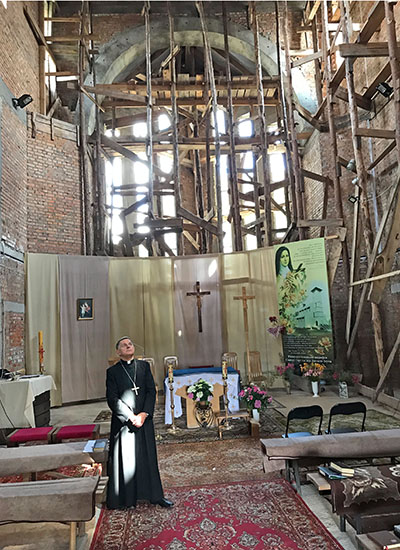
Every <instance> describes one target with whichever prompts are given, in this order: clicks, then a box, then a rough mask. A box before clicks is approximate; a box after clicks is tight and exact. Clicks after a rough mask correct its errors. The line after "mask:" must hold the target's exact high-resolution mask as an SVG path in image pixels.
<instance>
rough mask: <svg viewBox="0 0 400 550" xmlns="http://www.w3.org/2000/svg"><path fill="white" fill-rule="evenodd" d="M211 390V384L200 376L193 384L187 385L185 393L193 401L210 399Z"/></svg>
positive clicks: (212, 388) (211, 395)
mask: <svg viewBox="0 0 400 550" xmlns="http://www.w3.org/2000/svg"><path fill="white" fill-rule="evenodd" d="M213 390H214V387H213V385H212V384H210V383H209V382H207V381H206V380H203V378H200V379H199V380H198V381H197V382H196V383H195V384H192V385H191V386H189V387H188V389H187V395H188V397H189V399H193V401H211V399H212V397H213Z"/></svg>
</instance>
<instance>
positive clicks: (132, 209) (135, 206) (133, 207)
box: [120, 194, 149, 217]
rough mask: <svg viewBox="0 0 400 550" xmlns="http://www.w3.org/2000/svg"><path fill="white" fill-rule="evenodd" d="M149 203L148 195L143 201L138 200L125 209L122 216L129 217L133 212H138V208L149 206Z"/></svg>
mask: <svg viewBox="0 0 400 550" xmlns="http://www.w3.org/2000/svg"><path fill="white" fill-rule="evenodd" d="M148 202H149V196H148V195H147V194H146V195H145V196H144V197H143V198H142V199H140V200H138V201H137V202H135V203H133V204H131V205H130V206H128V207H127V208H124V209H123V210H122V211H121V212H120V216H124V217H125V216H127V215H128V214H131V213H132V212H136V211H137V209H138V208H140V207H141V206H143V205H144V204H147V203H148Z"/></svg>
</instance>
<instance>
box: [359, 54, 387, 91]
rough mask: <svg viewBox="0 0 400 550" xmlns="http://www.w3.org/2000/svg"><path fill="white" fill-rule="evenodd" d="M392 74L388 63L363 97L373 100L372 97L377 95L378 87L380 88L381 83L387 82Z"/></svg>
mask: <svg viewBox="0 0 400 550" xmlns="http://www.w3.org/2000/svg"><path fill="white" fill-rule="evenodd" d="M390 74H391V70H390V61H388V62H387V63H386V64H385V65H384V66H383V67H382V69H381V70H380V71H379V73H378V74H377V75H376V77H375V78H374V80H373V81H372V82H371V83H370V85H369V86H368V88H367V89H366V90H365V92H364V94H363V96H364V97H365V98H367V99H372V97H373V96H374V95H375V94H376V87H377V86H378V84H379V83H380V82H385V81H386V80H387V79H388V78H389V76H390Z"/></svg>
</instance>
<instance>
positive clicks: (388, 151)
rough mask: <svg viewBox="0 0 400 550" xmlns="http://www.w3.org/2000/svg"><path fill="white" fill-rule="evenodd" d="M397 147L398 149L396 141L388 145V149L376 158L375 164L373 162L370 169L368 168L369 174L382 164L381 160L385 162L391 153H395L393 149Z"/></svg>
mask: <svg viewBox="0 0 400 550" xmlns="http://www.w3.org/2000/svg"><path fill="white" fill-rule="evenodd" d="M395 147H396V142H395V141H393V142H392V143H391V144H390V145H388V146H387V147H385V149H384V150H383V151H382V153H381V154H380V155H378V156H377V157H376V159H375V160H374V162H372V163H371V164H370V165H369V166H368V168H367V170H368V172H369V171H370V170H373V169H374V168H375V166H377V165H378V164H379V163H380V162H381V160H383V159H384V158H385V157H386V156H387V155H388V154H389V153H390V152H391V151H393V149H394V148H395Z"/></svg>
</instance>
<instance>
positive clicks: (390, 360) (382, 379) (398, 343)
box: [372, 331, 400, 402]
mask: <svg viewBox="0 0 400 550" xmlns="http://www.w3.org/2000/svg"><path fill="white" fill-rule="evenodd" d="M399 348H400V331H399V333H398V335H397V338H396V341H395V343H394V345H393V348H392V351H391V352H390V355H389V357H388V358H387V360H386V363H385V366H384V367H383V370H382V372H381V375H380V378H379V382H378V385H377V386H376V390H375V392H374V396H373V398H372V401H373V402H375V401H376V398H377V396H378V395H379V393H380V391H381V390H382V387H383V384H384V383H385V380H386V378H387V375H388V374H389V371H390V368H391V366H392V364H393V361H394V359H395V357H396V354H397V352H398V350H399Z"/></svg>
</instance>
